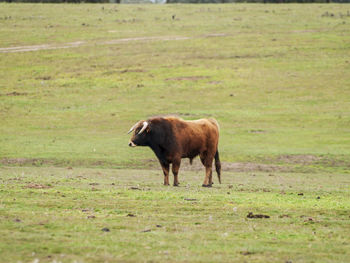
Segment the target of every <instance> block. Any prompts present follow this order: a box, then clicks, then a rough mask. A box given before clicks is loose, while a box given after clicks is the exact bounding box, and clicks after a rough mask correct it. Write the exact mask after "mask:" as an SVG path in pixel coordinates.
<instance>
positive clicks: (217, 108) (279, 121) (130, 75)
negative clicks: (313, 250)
mask: <svg viewBox="0 0 350 263" xmlns="http://www.w3.org/2000/svg"><path fill="white" fill-rule="evenodd" d="M0 7H1V8H0V36H1V39H0V42H1V47H2V48H4V47H14V46H27V45H34V44H45V43H48V44H55V45H59V44H63V43H68V42H75V41H85V44H84V45H82V46H81V47H78V48H67V49H56V50H41V51H36V52H24V53H0V91H1V92H0V93H1V97H0V98H1V99H0V122H1V125H0V157H2V158H10V159H16V158H27V159H32V158H40V159H42V160H45V161H43V163H55V164H56V165H66V164H70V165H78V166H86V165H90V166H91V165H96V164H99V165H100V166H104V167H111V166H113V167H129V166H130V165H134V166H135V165H137V166H139V167H140V165H142V164H143V163H144V160H146V159H153V158H154V157H153V153H152V152H151V151H149V150H147V149H137V150H134V149H128V148H127V147H126V145H127V142H128V139H129V136H127V135H126V131H127V130H128V129H129V128H130V126H131V125H133V124H134V123H135V122H136V121H137V120H139V119H145V118H147V117H149V116H153V115H158V114H178V115H180V116H182V117H183V118H186V119H196V118H202V117H208V116H212V117H215V118H217V119H218V121H219V122H220V125H221V127H222V129H221V139H220V140H221V141H220V151H221V156H222V160H223V161H225V162H262V161H264V162H266V163H273V160H275V159H276V158H279V156H285V155H293V156H294V155H296V156H299V155H313V156H317V157H319V158H321V159H322V162H320V163H321V164H320V163H318V164H316V166H318V167H319V168H322V169H323V170H324V169H326V168H328V167H329V164H330V163H332V162H333V163H334V165H333V166H334V167H337V168H336V169H340V170H341V171H343V172H346V170H348V168H349V166H348V165H344V163H350V157H349V156H350V155H349V154H350V139H349V138H350V137H349V132H350V130H349V127H350V112H349V109H350V105H349V97H350V90H349V87H350V78H348V77H347V76H349V75H350V60H349V59H348V54H349V49H350V46H349V43H350V41H349V40H350V37H349V36H350V32H349V31H350V30H349V26H348V24H349V23H350V18H349V17H348V16H346V15H345V14H346V10H347V9H346V8H347V6H346V5H318V4H313V5H295V4H290V5H258V4H257V5H245V4H236V5H235V4H228V5H66V4H60V5H51V4H43V5H42V4H36V5H31V4H4V3H2V4H1V5H0ZM326 12H329V13H334V14H335V16H334V17H330V16H324V14H325V13H326ZM341 14H343V15H345V16H341ZM172 15H176V16H175V19H174V20H173V19H172ZM83 24H84V25H83ZM210 34H223V35H222V36H216V37H209V36H208V35H210ZM143 36H148V37H150V36H185V37H190V39H185V40H177V41H174V40H173V41H171V40H169V41H162V40H154V41H131V42H126V43H119V44H113V45H111V44H109V45H107V44H106V45H105V44H102V43H103V42H106V41H109V40H113V39H120V38H130V37H143ZM186 78H187V79H186ZM12 92H18V93H20V94H22V95H20V96H8V95H6V94H11V93H12ZM256 131H258V132H256ZM266 157H268V158H266ZM329 160H332V162H329ZM30 163H31V160H29V161H28V162H27V164H30ZM322 163H323V164H324V163H327V164H326V165H322ZM340 164H341V165H340Z"/></svg>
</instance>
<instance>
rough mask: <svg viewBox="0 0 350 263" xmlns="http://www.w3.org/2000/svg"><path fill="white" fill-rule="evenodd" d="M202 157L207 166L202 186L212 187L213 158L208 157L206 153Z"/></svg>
mask: <svg viewBox="0 0 350 263" xmlns="http://www.w3.org/2000/svg"><path fill="white" fill-rule="evenodd" d="M200 158H201V161H202V164H203V165H204V166H205V178H204V182H203V184H202V186H203V187H211V185H212V184H213V180H212V164H213V158H208V157H207V156H205V155H201V156H200Z"/></svg>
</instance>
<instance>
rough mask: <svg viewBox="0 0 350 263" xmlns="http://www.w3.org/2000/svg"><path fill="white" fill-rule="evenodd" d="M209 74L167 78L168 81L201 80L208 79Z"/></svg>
mask: <svg viewBox="0 0 350 263" xmlns="http://www.w3.org/2000/svg"><path fill="white" fill-rule="evenodd" d="M207 78H209V77H208V76H189V77H175V78H167V79H165V80H166V81H170V80H200V79H207Z"/></svg>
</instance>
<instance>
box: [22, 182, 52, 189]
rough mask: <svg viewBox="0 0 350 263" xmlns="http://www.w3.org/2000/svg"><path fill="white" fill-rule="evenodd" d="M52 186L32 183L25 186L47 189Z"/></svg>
mask: <svg viewBox="0 0 350 263" xmlns="http://www.w3.org/2000/svg"><path fill="white" fill-rule="evenodd" d="M51 187H52V186H49V185H43V184H35V183H30V184H27V185H25V186H24V187H23V188H33V189H47V188H51Z"/></svg>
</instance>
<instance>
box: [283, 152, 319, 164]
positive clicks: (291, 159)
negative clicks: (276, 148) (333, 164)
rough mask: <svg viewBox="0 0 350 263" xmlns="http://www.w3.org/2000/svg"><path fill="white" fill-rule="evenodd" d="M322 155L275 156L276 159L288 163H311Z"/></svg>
mask: <svg viewBox="0 0 350 263" xmlns="http://www.w3.org/2000/svg"><path fill="white" fill-rule="evenodd" d="M321 159H322V157H318V156H315V155H307V154H304V155H288V154H286V155H280V156H278V157H277V161H279V162H283V163H290V164H302V165H306V164H313V163H315V162H316V161H319V160H321Z"/></svg>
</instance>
